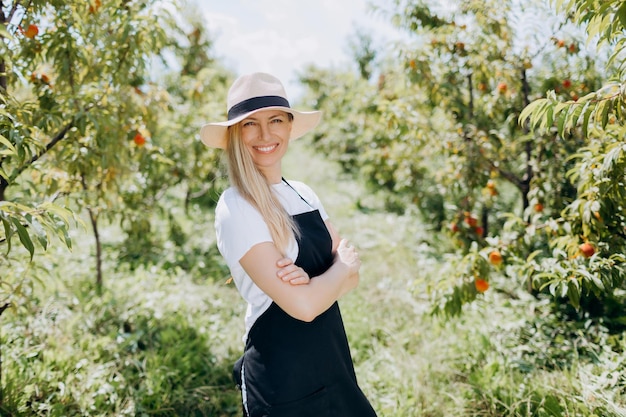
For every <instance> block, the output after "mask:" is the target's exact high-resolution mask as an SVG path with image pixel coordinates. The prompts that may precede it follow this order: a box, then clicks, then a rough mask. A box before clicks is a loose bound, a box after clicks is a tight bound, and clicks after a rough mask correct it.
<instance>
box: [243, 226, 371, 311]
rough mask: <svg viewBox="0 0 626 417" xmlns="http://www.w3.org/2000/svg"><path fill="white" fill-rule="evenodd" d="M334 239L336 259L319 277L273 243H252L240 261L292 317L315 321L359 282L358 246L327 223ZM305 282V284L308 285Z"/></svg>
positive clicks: (263, 288) (260, 286) (262, 288)
mask: <svg viewBox="0 0 626 417" xmlns="http://www.w3.org/2000/svg"><path fill="white" fill-rule="evenodd" d="M326 225H327V227H328V230H329V232H330V235H331V238H332V240H333V253H334V254H335V259H334V262H333V264H332V266H331V267H330V268H329V269H328V270H327V271H326V272H324V273H323V274H321V275H320V276H319V277H317V278H316V279H314V280H310V279H309V276H308V275H307V274H306V272H304V271H303V270H302V268H299V267H298V266H296V265H295V264H294V263H293V261H292V260H291V259H289V258H284V257H283V256H282V255H281V253H280V252H279V250H278V249H277V248H276V246H275V245H274V244H273V243H271V242H264V243H259V244H257V245H255V246H253V247H252V248H251V249H250V250H249V251H248V252H247V253H246V254H245V255H244V256H243V257H242V258H241V259H240V261H239V262H240V264H241V266H242V267H243V269H244V270H245V271H246V273H247V274H248V275H249V276H250V278H252V280H253V281H254V283H255V284H256V285H257V286H258V287H259V288H260V289H261V290H262V291H263V292H265V293H266V294H267V295H268V296H269V297H270V298H271V299H272V300H273V301H274V302H275V303H276V304H278V306H279V307H280V308H282V309H283V310H284V311H285V312H286V313H287V314H289V315H290V316H292V317H294V318H296V319H299V320H302V321H312V320H313V319H315V318H316V317H317V316H318V315H320V314H321V313H323V312H324V311H326V310H327V309H328V308H329V307H330V306H331V305H332V304H333V303H334V302H335V301H337V300H338V299H339V298H341V297H342V296H343V295H344V294H346V293H347V292H349V291H350V290H352V289H353V288H355V287H356V286H357V285H358V282H359V268H360V266H361V261H360V259H359V257H358V254H357V252H356V249H355V248H354V247H352V246H350V245H349V244H348V242H347V241H346V240H345V239H340V238H339V235H338V234H337V232H336V230H335V229H334V227H333V226H332V225H331V224H330V223H329V222H326ZM305 284H306V285H305Z"/></svg>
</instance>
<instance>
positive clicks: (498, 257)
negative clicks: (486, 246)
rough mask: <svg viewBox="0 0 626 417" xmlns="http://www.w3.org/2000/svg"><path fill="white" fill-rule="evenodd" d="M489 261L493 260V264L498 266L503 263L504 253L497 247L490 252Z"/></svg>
mask: <svg viewBox="0 0 626 417" xmlns="http://www.w3.org/2000/svg"><path fill="white" fill-rule="evenodd" d="M489 262H491V264H492V265H496V266H498V265H500V264H501V263H502V254H501V253H500V251H499V250H497V249H495V250H492V251H491V252H490V253H489Z"/></svg>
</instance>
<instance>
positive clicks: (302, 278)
mask: <svg viewBox="0 0 626 417" xmlns="http://www.w3.org/2000/svg"><path fill="white" fill-rule="evenodd" d="M276 266H277V267H278V268H279V269H278V272H276V275H277V276H278V278H280V279H282V280H283V281H285V282H289V283H290V284H291V285H305V284H308V283H309V281H311V278H309V274H307V273H306V272H305V271H304V269H302V268H300V267H299V266H297V265H296V264H294V263H293V261H292V260H291V259H290V258H282V259H279V260H278V262H276Z"/></svg>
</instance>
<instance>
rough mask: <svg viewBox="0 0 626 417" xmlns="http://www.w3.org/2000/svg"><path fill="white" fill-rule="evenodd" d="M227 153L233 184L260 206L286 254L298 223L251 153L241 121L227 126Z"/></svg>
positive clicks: (277, 243)
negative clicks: (244, 138) (242, 133)
mask: <svg viewBox="0 0 626 417" xmlns="http://www.w3.org/2000/svg"><path fill="white" fill-rule="evenodd" d="M226 155H227V159H228V177H229V180H230V183H231V185H232V186H233V187H235V188H236V189H237V191H239V193H240V194H241V195H242V196H243V198H245V199H246V200H247V201H248V202H249V203H250V204H252V206H253V207H255V208H256V209H257V210H259V212H260V213H261V216H262V217H263V219H264V220H265V223H266V224H267V227H268V228H269V230H270V234H271V236H272V240H273V241H274V244H275V245H276V247H277V248H278V250H279V251H280V252H281V254H282V255H283V256H284V255H285V254H286V251H287V247H288V246H289V241H290V240H291V238H292V237H294V236H297V237H299V236H300V233H299V229H298V226H297V225H296V223H295V222H294V221H293V219H292V218H291V216H290V215H289V213H287V211H286V210H285V208H284V207H283V206H282V205H281V204H280V201H279V200H278V197H277V196H276V195H275V194H274V192H273V191H272V188H271V185H270V184H269V182H268V181H267V178H265V175H263V173H262V172H261V171H260V170H259V169H258V168H257V166H256V165H255V164H254V161H253V160H252V155H250V152H249V151H248V149H247V148H246V147H245V145H244V143H243V140H241V126H240V124H239V123H237V124H235V125H233V126H230V127H229V128H228V142H227V146H226Z"/></svg>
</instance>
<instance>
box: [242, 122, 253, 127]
mask: <svg viewBox="0 0 626 417" xmlns="http://www.w3.org/2000/svg"><path fill="white" fill-rule="evenodd" d="M248 126H254V122H252V121H248V122H244V123H243V127H248Z"/></svg>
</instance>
